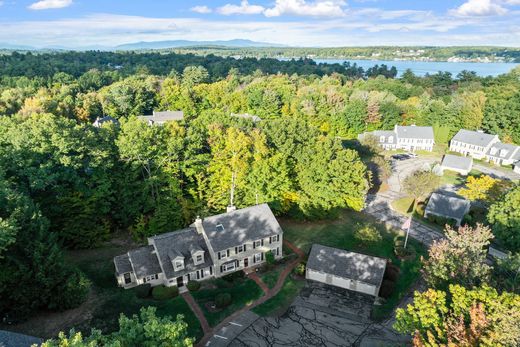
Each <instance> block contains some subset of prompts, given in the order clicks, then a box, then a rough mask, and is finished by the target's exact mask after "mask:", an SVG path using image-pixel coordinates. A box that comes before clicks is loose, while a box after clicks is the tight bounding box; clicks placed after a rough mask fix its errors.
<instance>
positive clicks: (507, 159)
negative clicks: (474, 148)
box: [486, 142, 520, 165]
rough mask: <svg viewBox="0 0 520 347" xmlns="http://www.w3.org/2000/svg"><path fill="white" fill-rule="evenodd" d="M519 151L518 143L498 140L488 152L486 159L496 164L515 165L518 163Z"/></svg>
mask: <svg viewBox="0 0 520 347" xmlns="http://www.w3.org/2000/svg"><path fill="white" fill-rule="evenodd" d="M519 153H520V147H519V146H517V145H513V144H510V143H502V142H496V143H494V144H492V145H491V147H490V148H489V150H488V152H487V153H486V159H487V160H488V161H489V162H491V163H493V164H496V165H513V164H514V163H516V161H517V160H516V156H517V155H518V154H519Z"/></svg>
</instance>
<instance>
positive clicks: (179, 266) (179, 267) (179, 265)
mask: <svg viewBox="0 0 520 347" xmlns="http://www.w3.org/2000/svg"><path fill="white" fill-rule="evenodd" d="M182 269H184V262H183V261H182V260H176V261H175V270H182Z"/></svg>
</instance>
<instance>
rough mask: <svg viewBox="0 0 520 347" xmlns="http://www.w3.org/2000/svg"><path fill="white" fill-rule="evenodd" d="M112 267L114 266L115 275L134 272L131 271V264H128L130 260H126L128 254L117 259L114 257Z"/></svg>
mask: <svg viewBox="0 0 520 347" xmlns="http://www.w3.org/2000/svg"><path fill="white" fill-rule="evenodd" d="M114 265H115V266H116V273H117V274H118V275H122V274H124V273H127V272H133V271H134V270H133V269H132V264H131V263H130V258H128V254H123V255H118V256H117V257H114Z"/></svg>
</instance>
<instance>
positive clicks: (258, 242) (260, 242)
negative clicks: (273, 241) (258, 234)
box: [253, 240, 262, 248]
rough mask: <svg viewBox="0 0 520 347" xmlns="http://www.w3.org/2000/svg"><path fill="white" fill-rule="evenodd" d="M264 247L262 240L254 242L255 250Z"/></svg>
mask: <svg viewBox="0 0 520 347" xmlns="http://www.w3.org/2000/svg"><path fill="white" fill-rule="evenodd" d="M261 245H262V241H260V240H257V241H255V242H253V248H258V247H260V246H261Z"/></svg>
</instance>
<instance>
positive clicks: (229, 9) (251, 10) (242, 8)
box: [217, 0, 264, 16]
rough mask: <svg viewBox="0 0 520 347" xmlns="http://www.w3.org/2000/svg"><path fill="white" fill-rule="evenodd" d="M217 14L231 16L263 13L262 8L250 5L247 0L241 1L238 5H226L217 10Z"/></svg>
mask: <svg viewBox="0 0 520 347" xmlns="http://www.w3.org/2000/svg"><path fill="white" fill-rule="evenodd" d="M217 12H218V13H220V14H223V15H226V16H229V15H232V14H260V13H262V12H264V7H263V6H259V5H250V4H249V2H248V1H247V0H242V1H241V2H240V5H232V4H226V5H224V6H222V7H219V8H217Z"/></svg>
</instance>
